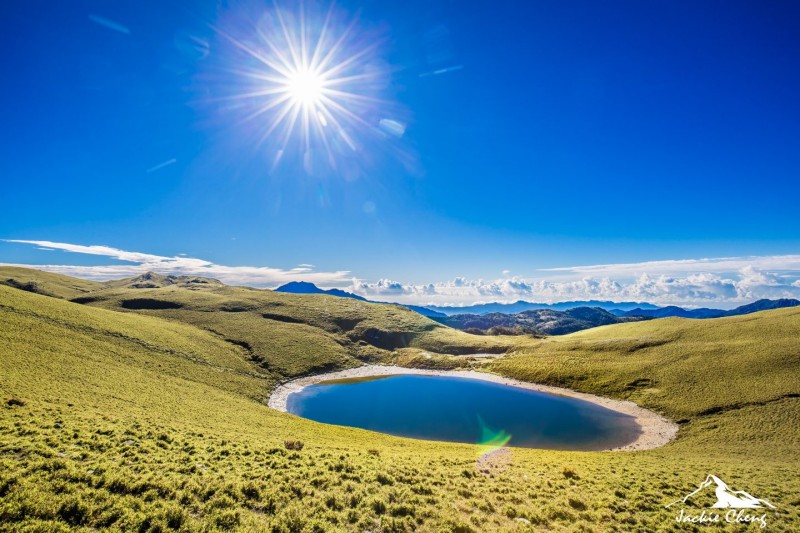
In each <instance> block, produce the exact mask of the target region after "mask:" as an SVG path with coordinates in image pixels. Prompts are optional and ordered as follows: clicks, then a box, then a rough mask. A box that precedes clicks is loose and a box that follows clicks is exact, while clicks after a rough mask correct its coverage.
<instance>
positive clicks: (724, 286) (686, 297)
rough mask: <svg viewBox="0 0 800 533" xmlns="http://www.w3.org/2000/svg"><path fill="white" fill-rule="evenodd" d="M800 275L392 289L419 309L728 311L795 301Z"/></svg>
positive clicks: (375, 288) (516, 281) (747, 273)
mask: <svg viewBox="0 0 800 533" xmlns="http://www.w3.org/2000/svg"><path fill="white" fill-rule="evenodd" d="M798 278H800V270H798V271H793V272H788V271H786V270H784V271H782V272H778V273H776V272H767V271H763V270H759V269H757V268H754V267H750V266H748V267H744V268H742V269H741V270H740V271H739V272H736V273H733V274H730V275H719V274H715V273H712V272H694V273H690V274H687V275H679V276H676V275H669V274H658V273H656V272H652V273H647V272H645V273H642V274H641V275H639V276H638V277H635V278H632V279H630V278H626V279H613V278H612V277H609V276H604V277H594V276H583V277H580V278H577V279H560V278H559V279H543V278H538V279H522V278H518V277H514V278H503V279H496V280H482V279H478V280H470V279H466V278H463V277H459V278H456V279H454V280H451V281H444V282H440V283H429V284H426V285H403V287H402V288H396V289H395V293H394V294H396V295H397V297H396V301H398V302H399V303H409V304H410V303H414V304H420V305H456V306H458V305H471V304H474V303H482V302H504V303H508V302H513V301H516V300H520V299H524V300H527V301H535V302H542V303H552V302H558V301H573V300H611V301H617V302H620V301H637V302H645V301H646V302H651V303H656V304H661V305H684V306H690V307H697V306H718V307H733V306H736V305H740V304H742V303H747V302H751V301H753V300H757V299H761V298H800V279H798ZM349 290H351V291H353V292H355V293H357V294H360V295H362V296H366V297H376V296H381V295H383V294H385V293H383V292H381V288H380V286H379V285H378V284H373V283H368V282H365V281H361V280H356V281H355V282H354V283H353V285H352V286H351V287H349Z"/></svg>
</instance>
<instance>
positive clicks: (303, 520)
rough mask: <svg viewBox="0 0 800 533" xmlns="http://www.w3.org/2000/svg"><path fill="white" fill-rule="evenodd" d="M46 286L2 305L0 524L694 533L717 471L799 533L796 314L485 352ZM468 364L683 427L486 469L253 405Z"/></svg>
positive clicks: (289, 315)
mask: <svg viewBox="0 0 800 533" xmlns="http://www.w3.org/2000/svg"><path fill="white" fill-rule="evenodd" d="M7 273H8V272H7V270H6V269H3V270H2V272H0V279H7V278H8V277H9V276H8V275H7ZM20 274H23V275H20ZM26 275H27V277H26ZM37 276H38V277H37ZM51 276H52V275H47V274H40V273H35V272H30V273H29V274H26V273H24V272H23V273H19V272H18V273H17V274H16V279H18V280H19V281H21V282H22V284H24V283H27V282H29V281H31V280H32V279H33V278H34V277H36V280H37V281H38V283H39V285H38V288H39V291H36V292H45V291H46V292H47V293H49V294H53V295H56V296H60V298H54V297H51V296H44V295H42V294H35V293H34V292H30V290H19V289H18V288H11V287H5V286H0V400H2V404H0V524H2V528H0V529H8V530H12V531H14V530H30V531H34V530H39V531H59V530H69V529H78V528H83V529H85V530H91V529H103V528H116V529H122V530H137V531H166V530H183V531H200V530H203V531H208V530H234V529H235V530H249V531H366V530H369V531H413V530H417V531H493V530H517V531H528V530H541V529H549V530H552V531H614V530H616V531H687V530H688V531H691V530H698V531H700V530H702V528H701V527H700V526H678V525H677V524H676V523H675V519H674V516H675V512H674V511H673V510H671V509H664V507H663V506H664V505H665V504H666V503H668V502H671V501H674V500H675V499H677V498H679V497H681V496H683V495H684V494H686V493H687V492H689V491H690V490H693V489H694V488H696V486H697V484H698V483H699V482H700V481H702V480H703V479H704V478H705V476H706V474H707V473H709V472H713V473H715V474H717V475H719V476H721V477H722V478H723V479H725V481H726V482H728V483H729V484H730V485H731V486H733V487H736V488H738V489H743V490H747V491H748V492H750V493H751V494H754V495H756V496H758V497H760V498H766V499H768V500H770V501H771V502H773V503H775V504H776V505H777V506H778V510H777V511H776V512H774V513H773V512H772V511H770V513H769V525H768V528H769V530H774V531H787V532H788V531H796V530H798V529H799V528H800V513H799V512H798V506H800V499H798V496H797V490H796V488H797V487H798V486H800V474H798V471H797V464H798V461H800V434H798V432H797V431H796V428H797V427H800V379H798V377H799V376H800V312H798V310H796V309H786V310H778V311H766V312H762V313H756V314H753V315H747V316H744V317H735V318H724V319H714V320H708V321H702V322H696V321H688V320H682V319H664V320H656V321H650V322H640V323H632V324H619V325H612V326H605V327H601V328H596V329H594V330H591V331H585V332H579V333H576V334H572V335H567V336H564V337H558V338H547V339H538V340H537V339H529V338H517V337H498V338H489V339H488V340H491V341H496V342H499V343H501V344H498V345H494V344H493V345H486V346H480V345H479V346H476V345H472V344H469V343H470V342H472V341H473V340H478V341H486V340H487V339H485V338H482V337H474V336H469V335H467V334H464V333H461V332H455V331H453V330H450V329H448V328H444V327H441V326H439V325H435V324H434V325H433V326H431V323H430V321H428V320H427V319H425V318H424V317H419V316H418V315H414V314H413V313H410V312H407V311H404V310H401V309H400V308H397V307H392V306H384V305H371V304H363V303H360V302H356V301H346V300H342V299H335V298H333V297H328V296H313V295H310V296H296V295H276V294H272V293H269V292H268V291H257V290H254V289H244V288H232V287H225V286H217V285H215V284H206V283H186V284H184V285H180V284H177V285H176V284H171V285H167V286H164V287H157V288H130V287H128V286H126V284H124V283H123V284H121V285H122V286H120V285H119V284H118V285H116V286H114V285H108V284H93V283H85V284H84V282H79V281H76V280H71V279H70V278H67V279H62V278H63V277H51ZM198 286H201V287H199V288H198ZM86 297H89V298H91V300H84V301H85V302H86V303H85V304H78V303H74V302H70V301H68V299H70V298H86ZM137 299H138V300H140V301H139V302H134V303H133V304H125V302H128V301H130V300H137ZM153 301H156V302H162V304H154V303H153ZM163 302H169V304H163ZM357 304H360V306H358V305H357ZM159 305H160V307H159ZM264 315H270V316H269V317H265V316H264ZM374 331H380V332H385V333H391V335H388V337H386V336H385V337H381V336H380V335H377V336H375V334H374ZM398 332H399V333H404V334H405V333H408V335H407V336H403V335H400V336H398V335H397V334H398ZM370 335H372V336H370ZM385 338H388V339H402V340H403V342H401V343H396V344H395V345H393V346H389V345H386V344H384V345H382V346H380V345H378V344H379V343H382V342H384V340H381V339H385ZM406 340H407V342H405V341H406ZM232 341H233V342H232ZM245 342H246V343H247V345H244V344H243V343H245ZM462 343H466V344H462ZM390 348H396V349H390ZM434 348H436V349H434ZM483 348H489V349H497V350H500V349H503V350H506V349H508V350H510V351H511V353H510V355H507V356H505V357H503V358H500V359H498V360H495V361H493V362H490V363H487V364H488V365H489V366H488V369H490V370H491V371H494V372H498V373H502V374H506V375H510V376H514V377H518V378H522V379H528V380H532V381H541V382H547V383H551V384H561V385H567V386H570V387H573V388H575V389H579V390H583V391H588V392H597V393H601V394H605V395H608V396H614V397H620V398H630V399H633V400H634V401H636V402H637V403H640V404H642V405H645V406H648V407H650V408H653V409H655V410H657V411H660V412H663V413H665V414H666V415H668V416H671V417H673V418H674V419H676V420H680V421H681V431H680V432H679V435H678V438H677V440H676V441H674V442H673V443H671V444H669V445H667V446H665V447H663V448H660V449H656V450H650V451H646V452H635V453H602V452H553V451H546V450H529V449H512V450H508V451H505V452H502V453H500V454H496V455H495V456H493V459H490V460H489V462H487V460H486V459H482V458H481V453H482V452H484V451H485V450H482V449H480V448H479V447H476V446H469V445H460V444H447V443H437V442H428V441H417V440H412V439H402V438H396V437H389V436H385V435H380V434H376V433H371V432H367V431H362V430H357V429H349V428H341V427H335V426H326V425H322V424H317V423H314V422H311V421H307V420H303V419H300V418H297V417H294V416H291V415H288V414H285V413H280V412H276V411H273V410H271V409H269V408H267V407H266V406H265V405H264V403H263V402H264V399H265V398H266V397H267V396H268V394H269V391H270V390H271V388H272V387H273V386H274V385H275V383H276V382H277V381H279V380H282V379H285V378H286V377H289V376H291V375H297V374H299V373H305V372H311V371H316V370H318V369H321V368H339V367H342V366H348V365H356V364H359V363H360V361H362V360H373V359H377V360H379V361H384V360H386V361H400V362H410V363H411V364H419V363H420V362H421V361H436V364H443V365H444V364H452V365H456V364H458V363H459V361H461V360H460V359H457V358H455V357H453V356H448V355H441V356H436V355H433V356H432V357H431V359H427V358H425V357H423V356H422V351H423V350H429V351H434V352H437V353H442V354H445V353H447V352H450V353H468V352H469V350H477V351H479V350H482V349H483ZM254 355H255V356H258V357H254ZM259 358H263V361H261V360H259ZM265 362H266V364H265ZM287 440H292V441H302V442H303V443H304V446H303V447H302V449H300V450H291V449H287V448H286V446H285V441H287ZM751 528H752V529H753V530H755V529H757V526H755V525H754V526H751ZM715 529H716V528H715ZM728 529H729V530H731V531H739V530H741V528H738V527H734V526H730V527H729V528H728Z"/></svg>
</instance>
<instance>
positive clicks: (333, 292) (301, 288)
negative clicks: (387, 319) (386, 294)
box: [274, 281, 446, 318]
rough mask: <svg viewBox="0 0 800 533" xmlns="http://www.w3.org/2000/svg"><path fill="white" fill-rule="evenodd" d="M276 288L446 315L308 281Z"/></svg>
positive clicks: (422, 313) (432, 315)
mask: <svg viewBox="0 0 800 533" xmlns="http://www.w3.org/2000/svg"><path fill="white" fill-rule="evenodd" d="M274 290H275V292H288V293H291V294H328V295H330V296H339V297H340V298H352V299H354V300H361V301H362V302H371V303H376V304H385V303H388V304H392V305H401V306H403V307H405V308H407V309H411V310H412V311H416V312H417V313H419V314H421V315H423V316H427V317H430V318H435V317H442V316H446V315H445V314H444V313H439V312H437V311H432V310H431V309H428V308H427V307H420V306H418V305H407V304H397V303H393V302H377V301H375V300H367V299H366V298H364V297H363V296H359V295H357V294H353V293H352V292H347V291H343V290H341V289H320V288H319V287H317V286H316V285H314V284H313V283H309V282H307V281H290V282H289V283H287V284H285V285H281V286H280V287H278V288H277V289H274Z"/></svg>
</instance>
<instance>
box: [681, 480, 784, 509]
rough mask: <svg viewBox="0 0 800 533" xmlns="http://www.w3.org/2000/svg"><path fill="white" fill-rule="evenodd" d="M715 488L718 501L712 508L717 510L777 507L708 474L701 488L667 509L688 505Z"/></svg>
mask: <svg viewBox="0 0 800 533" xmlns="http://www.w3.org/2000/svg"><path fill="white" fill-rule="evenodd" d="M711 486H714V494H715V495H716V497H717V501H716V503H715V504H714V505H712V506H711V507H712V508H715V509H763V508H765V507H768V508H770V509H775V506H774V505H772V504H771V503H770V502H768V501H767V500H762V499H761V498H756V497H755V496H753V495H752V494H749V493H747V492H745V491H743V490H733V489H731V488H730V487H729V486H728V484H727V483H725V482H724V481H722V480H721V479H720V478H718V477H717V476H715V475H714V474H708V475H707V476H706V479H705V480H703V482H702V483H700V486H699V487H697V489H695V490H694V491H692V492H690V493H689V494H687V495H686V496H684V497H683V498H681V499H680V500H676V501H674V502H672V503H670V504H668V505H666V507H667V508H668V507H671V506H673V505H675V504H676V503H686V502H688V501H689V499H691V498H692V497H693V496H695V495H697V494H699V493H701V492H703V491H705V490H706V489H708V488H709V487H711Z"/></svg>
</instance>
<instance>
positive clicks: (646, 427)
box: [268, 365, 678, 451]
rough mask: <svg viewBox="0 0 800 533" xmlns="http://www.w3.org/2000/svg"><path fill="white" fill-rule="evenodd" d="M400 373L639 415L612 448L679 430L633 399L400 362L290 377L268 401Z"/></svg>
mask: <svg viewBox="0 0 800 533" xmlns="http://www.w3.org/2000/svg"><path fill="white" fill-rule="evenodd" d="M398 374H414V375H422V376H456V377H463V378H470V379H480V380H483V381H491V382H492V383H500V384H503V385H510V386H512V387H521V388H524V389H529V390H535V391H539V392H546V393H550V394H558V395H561V396H569V397H571V398H577V399H580V400H583V401H587V402H591V403H594V404H596V405H600V406H602V407H605V408H606V409H611V410H612V411H616V412H618V413H622V414H625V415H629V416H632V417H634V418H635V419H636V423H637V424H638V425H639V427H640V428H641V434H640V435H639V437H638V438H637V439H636V440H635V441H634V442H632V443H630V444H628V445H626V446H622V447H619V448H613V449H610V450H609V451H638V450H650V449H652V448H658V447H660V446H664V445H665V444H667V443H668V442H669V441H671V440H672V439H673V438H675V435H676V434H677V432H678V425H677V424H675V423H674V422H672V421H671V420H669V419H667V418H665V417H663V416H661V415H659V414H658V413H654V412H653V411H649V410H647V409H645V408H643V407H639V406H638V405H636V404H635V403H633V402H630V401H625V400H613V399H611V398H604V397H602V396H595V395H593V394H585V393H582V392H576V391H573V390H570V389H563V388H560V387H550V386H548V385H539V384H536V383H528V382H525V381H519V380H516V379H511V378H506V377H503V376H498V375H497V374H489V373H486V372H477V371H475V370H422V369H417V368H403V367H399V366H380V365H365V366H360V367H357V368H350V369H347V370H341V371H339V372H329V373H326V374H317V375H314V376H307V377H303V378H298V379H295V380H292V381H288V382H286V383H284V384H283V385H279V386H278V387H277V388H276V389H275V390H274V391H273V392H272V395H271V396H270V398H269V402H268V405H269V407H271V408H272V409H277V410H278V411H284V412H286V400H287V399H288V397H289V395H290V394H292V393H294V392H298V391H300V390H302V389H303V388H304V387H307V386H309V385H314V384H315V383H320V382H322V381H329V380H334V379H348V378H360V377H369V376H392V375H398Z"/></svg>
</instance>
